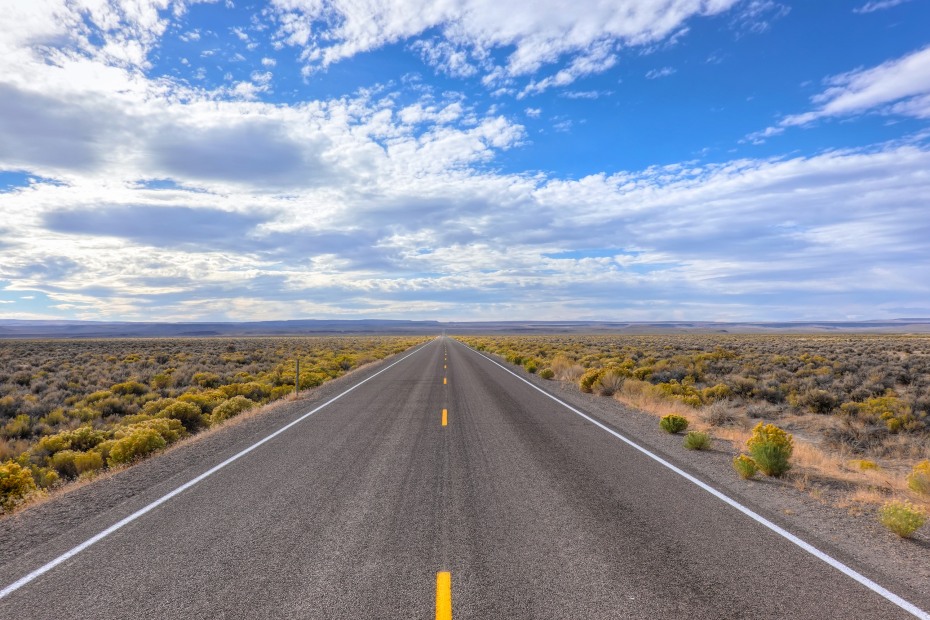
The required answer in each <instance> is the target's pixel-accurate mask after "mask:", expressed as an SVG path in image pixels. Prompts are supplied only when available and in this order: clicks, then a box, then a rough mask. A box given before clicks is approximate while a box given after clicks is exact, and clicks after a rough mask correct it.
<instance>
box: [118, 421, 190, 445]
mask: <svg viewBox="0 0 930 620" xmlns="http://www.w3.org/2000/svg"><path fill="white" fill-rule="evenodd" d="M140 429H151V430H153V431H155V432H156V433H158V434H159V435H161V437H162V439H164V440H165V441H166V442H168V443H174V442H175V441H177V440H178V439H180V438H181V437H184V436H185V435H187V431H185V430H184V425H183V424H181V421H180V420H175V419H174V418H154V419H151V420H142V421H141V422H136V423H135V424H132V425H129V426H127V427H126V428H125V429H123V430H120V431H117V432H116V439H122V438H123V437H126V436H127V435H131V434H133V433H135V432H136V431H138V430H140Z"/></svg>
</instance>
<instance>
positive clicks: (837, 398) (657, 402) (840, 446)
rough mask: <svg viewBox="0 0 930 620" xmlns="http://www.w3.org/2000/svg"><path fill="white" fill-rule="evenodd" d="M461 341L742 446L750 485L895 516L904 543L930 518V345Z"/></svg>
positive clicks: (609, 338) (667, 426)
mask: <svg viewBox="0 0 930 620" xmlns="http://www.w3.org/2000/svg"><path fill="white" fill-rule="evenodd" d="M459 339H460V340H461V341H462V342H464V343H466V344H467V345H469V346H471V347H473V348H476V349H478V350H479V351H485V352H488V353H492V354H495V355H498V356H500V357H502V358H504V359H505V360H506V361H508V362H509V363H511V364H515V365H518V366H522V367H523V368H524V370H526V371H527V372H531V373H532V372H535V373H536V374H538V375H539V376H540V377H541V378H544V379H548V380H552V381H560V382H562V383H563V384H567V385H574V386H577V389H579V390H580V391H582V392H587V393H591V394H599V395H601V396H608V397H612V398H614V399H616V400H618V401H620V402H622V403H624V404H626V405H629V406H632V407H634V408H637V409H639V410H642V411H646V412H649V413H653V414H655V415H657V416H659V417H660V418H661V420H660V424H659V426H660V427H661V428H662V429H663V430H665V431H666V432H669V433H681V432H683V431H685V430H686V429H687V430H689V431H691V433H689V435H690V438H688V437H686V442H685V447H687V448H690V449H700V448H697V446H698V445H700V446H701V447H702V448H706V447H708V446H709V445H710V443H711V441H712V440H723V441H725V442H728V443H729V445H730V446H732V449H733V450H734V452H733V453H734V455H735V458H734V460H733V468H734V470H735V472H736V473H737V474H738V475H739V476H740V477H742V478H744V479H747V480H748V479H752V478H753V477H755V476H756V475H757V474H763V475H766V476H772V477H779V478H780V477H787V478H790V479H792V480H793V481H794V482H795V485H796V486H797V487H798V488H803V489H806V490H811V491H812V494H817V493H819V492H820V490H821V489H822V488H827V487H829V488H830V489H832V490H839V491H840V492H839V494H834V495H833V496H834V497H839V498H840V499H839V500H837V501H836V503H837V505H838V506H840V507H843V508H846V509H849V510H851V511H853V512H861V511H863V510H868V511H871V512H873V513H875V514H878V510H879V507H880V506H889V505H890V506H893V507H894V508H891V509H887V508H886V509H883V510H884V512H882V513H881V515H884V516H880V520H881V521H882V523H884V524H885V525H886V527H889V529H891V530H892V531H895V532H896V533H899V534H901V533H902V532H904V531H906V530H907V529H908V527H911V526H913V525H914V524H916V523H920V524H922V523H923V521H922V520H921V519H920V518H919V517H920V516H921V515H926V514H927V512H928V511H930V461H928V459H930V337H928V336H926V335H852V334H836V335H833V334H830V335H819V334H818V335H730V334H669V335H594V336H586V335H552V336H494V337H461V338H459ZM692 433H701V434H704V435H706V441H705V438H704V437H695V436H694V435H692ZM714 445H719V442H716V441H714ZM902 502H906V503H902ZM902 506H904V508H901V507H902ZM889 515H890V516H889ZM908 515H914V516H913V518H910V517H909V516H908ZM902 523H903V524H905V525H901V524H902ZM889 524H892V525H889ZM917 527H919V525H918V526H917ZM901 535H905V534H901ZM907 535H909V534H907Z"/></svg>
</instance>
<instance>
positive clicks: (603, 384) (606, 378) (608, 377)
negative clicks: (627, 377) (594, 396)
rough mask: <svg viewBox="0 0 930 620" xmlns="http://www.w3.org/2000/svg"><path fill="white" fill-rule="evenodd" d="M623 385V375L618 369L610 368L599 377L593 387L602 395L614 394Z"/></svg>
mask: <svg viewBox="0 0 930 620" xmlns="http://www.w3.org/2000/svg"><path fill="white" fill-rule="evenodd" d="M621 387H623V375H621V374H620V373H619V372H617V371H616V370H608V371H607V372H605V373H604V374H603V375H601V376H600V377H598V379H597V381H596V382H595V383H594V386H593V388H594V389H595V390H597V393H598V394H600V395H601V396H612V395H613V394H614V392H616V391H617V390H619V389H620V388H621Z"/></svg>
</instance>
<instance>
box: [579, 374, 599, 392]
mask: <svg viewBox="0 0 930 620" xmlns="http://www.w3.org/2000/svg"><path fill="white" fill-rule="evenodd" d="M603 373H604V369H603V368H589V369H588V370H586V371H585V373H584V374H583V375H581V378H580V379H579V380H578V387H579V388H581V391H582V392H586V393H588V394H590V393H591V392H593V391H594V385H595V384H596V383H597V381H598V379H600V378H601V375H602V374H603Z"/></svg>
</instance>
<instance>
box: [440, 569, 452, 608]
mask: <svg viewBox="0 0 930 620" xmlns="http://www.w3.org/2000/svg"><path fill="white" fill-rule="evenodd" d="M436 620H452V574H451V573H449V572H446V571H443V572H440V573H436Z"/></svg>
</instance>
